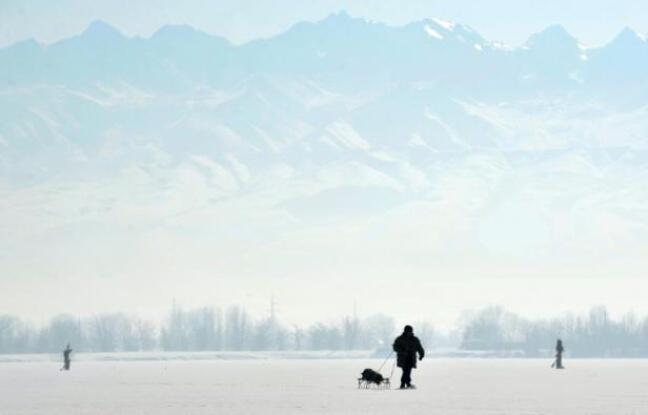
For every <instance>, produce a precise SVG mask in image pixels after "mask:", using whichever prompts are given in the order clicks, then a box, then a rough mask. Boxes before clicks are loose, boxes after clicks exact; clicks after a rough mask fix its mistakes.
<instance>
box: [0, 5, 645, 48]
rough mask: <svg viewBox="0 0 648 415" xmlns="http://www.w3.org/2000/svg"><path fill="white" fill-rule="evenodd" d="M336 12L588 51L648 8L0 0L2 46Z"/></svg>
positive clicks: (242, 37)
mask: <svg viewBox="0 0 648 415" xmlns="http://www.w3.org/2000/svg"><path fill="white" fill-rule="evenodd" d="M340 10H346V11H347V12H348V13H350V14H351V15H353V16H362V17H365V18H367V19H370V20H376V21H383V22H386V23H389V24H403V23H407V22H410V21H414V20H420V19H423V18H428V17H439V18H445V19H450V20H453V21H457V22H460V23H464V24H467V25H470V26H472V27H473V28H475V29H476V30H478V31H479V32H480V33H481V34H482V35H483V36H484V37H486V38H487V39H489V40H494V41H503V42H506V43H508V44H510V45H513V46H515V45H519V44H521V43H523V42H524V41H525V40H526V39H527V38H528V36H529V35H530V34H532V33H535V32H538V31H540V30H542V29H544V28H545V27H547V26H549V25H551V24H555V23H560V24H562V25H564V26H565V27H566V28H567V29H568V30H569V31H570V32H571V33H572V34H573V35H574V36H575V37H577V38H578V39H579V40H581V41H582V42H584V43H585V44H587V45H589V46H597V45H600V44H604V43H606V42H608V41H609V40H610V39H611V38H612V37H614V35H615V34H616V33H618V32H619V31H620V30H621V29H622V28H623V27H626V26H629V27H632V28H633V29H635V30H636V31H638V32H642V33H645V32H648V6H647V5H646V3H645V2H641V1H636V0H544V1H537V0H491V1H480V0H427V1H426V0H409V1H402V0H381V1H377V0H346V1H345V0H309V1H294V0H293V1H276V0H232V1H229V0H221V1H208V0H186V1H177V0H158V1H135V2H134V1H129V0H110V1H105V0H96V1H85V0H58V1H38V0H20V1H16V0H1V1H0V46H5V45H8V44H11V43H14V42H16V41H20V40H24V39H27V38H32V37H33V38H36V39H38V40H40V41H42V42H46V43H48V42H52V41H56V40H59V39H61V38H65V37H69V36H71V35H74V34H76V33H79V32H81V31H82V30H83V29H84V28H85V27H86V26H87V25H88V24H89V23H90V22H91V21H93V20H95V19H102V20H105V21H107V22H109V23H110V24H112V25H114V26H116V27H117V28H119V29H120V30H121V31H123V32H124V33H127V34H130V35H142V36H148V35H150V34H151V33H153V32H154V31H155V30H156V29H158V28H159V27H160V26H163V25H165V24H169V23H177V24H180V23H182V24H189V25H191V26H194V27H196V28H198V29H201V30H204V31H206V32H208V33H212V34H217V35H221V36H224V37H226V38H228V39H230V40H231V41H233V42H235V43H241V42H245V41H248V40H251V39H255V38H259V37H267V36H271V35H273V34H276V33H278V32H281V31H283V30H285V29H287V28H288V27H290V26H291V25H292V24H294V23H295V22H298V21H303V20H310V21H315V20H319V19H322V18H324V17H325V16H327V15H328V14H330V13H333V12H336V11H340Z"/></svg>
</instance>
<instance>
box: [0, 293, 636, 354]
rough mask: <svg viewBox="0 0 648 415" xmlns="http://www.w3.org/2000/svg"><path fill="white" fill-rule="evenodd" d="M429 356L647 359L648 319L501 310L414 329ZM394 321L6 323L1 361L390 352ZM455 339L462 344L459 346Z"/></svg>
mask: <svg viewBox="0 0 648 415" xmlns="http://www.w3.org/2000/svg"><path fill="white" fill-rule="evenodd" d="M414 326H415V328H416V333H417V335H418V336H419V337H420V338H421V340H422V341H423V343H424V344H426V346H427V347H428V348H430V349H434V348H435V347H448V346H450V347H453V346H454V347H455V348H457V349H459V350H463V351H465V352H469V353H470V352H477V351H489V352H495V353H500V354H504V355H516V356H525V357H534V356H549V355H551V353H552V348H553V345H554V343H555V340H556V339H557V338H562V339H563V341H564V342H565V346H566V348H567V351H568V353H569V355H571V356H575V357H577V356H580V357H648V317H643V318H638V317H637V316H635V315H634V314H631V313H630V314H626V315H624V316H623V317H622V318H620V319H617V320H614V319H612V318H611V317H610V315H609V313H608V311H607V309H606V308H605V307H595V308H592V309H591V310H590V311H589V313H587V314H584V315H578V316H574V315H565V316H563V317H560V318H553V319H535V320H531V319H525V318H522V317H520V316H519V315H516V314H514V313H511V312H508V311H506V310H504V309H503V308H501V307H488V308H484V309H482V310H479V311H477V312H473V313H467V314H465V316H464V318H463V319H462V323H461V324H460V327H458V328H457V329H456V330H455V333H458V335H457V336H453V337H452V338H449V337H448V336H445V335H443V334H440V333H438V332H436V331H435V330H434V329H433V327H432V325H431V324H429V323H425V322H419V323H416V322H415V324H414ZM399 329H400V328H399V327H396V325H395V321H394V319H393V318H391V317H389V316H386V315H383V314H376V315H372V316H369V317H366V318H359V317H357V316H346V317H342V318H338V319H335V320H333V321H331V322H328V323H323V322H317V323H314V324H311V325H309V326H305V327H299V326H287V325H285V324H284V323H282V322H281V321H280V320H279V319H278V318H277V316H276V315H275V314H274V312H272V313H270V315H269V316H266V317H264V318H257V319H255V318H253V317H252V316H251V314H250V313H248V311H247V310H246V309H245V308H243V307H240V306H231V307H227V308H219V307H199V308H193V309H182V308H180V307H177V306H175V305H174V306H173V307H171V309H170V310H169V313H168V315H167V316H166V318H165V319H164V320H163V321H162V323H161V324H156V323H154V322H153V321H150V320H145V319H142V318H139V317H137V316H132V315H128V314H125V313H105V314H98V315H95V316H92V317H85V318H77V317H74V316H71V315H59V316H56V317H53V318H52V319H50V320H49V321H48V322H47V323H46V324H44V325H43V326H42V327H35V326H34V325H31V324H30V323H28V322H26V321H24V320H21V319H20V318H18V317H15V316H11V315H0V353H58V352H60V351H61V350H62V348H63V347H64V346H65V344H67V343H68V342H69V343H71V344H73V345H74V349H75V351H79V352H120V351H152V350H164V351H255V350H258V351H272V350H276V351H282V350H286V351H287V350H291V351H292V350H297V351H299V350H369V349H385V350H387V349H389V348H390V345H391V342H392V340H393V338H394V336H395V335H396V334H397V333H398V332H399ZM455 338H456V340H455Z"/></svg>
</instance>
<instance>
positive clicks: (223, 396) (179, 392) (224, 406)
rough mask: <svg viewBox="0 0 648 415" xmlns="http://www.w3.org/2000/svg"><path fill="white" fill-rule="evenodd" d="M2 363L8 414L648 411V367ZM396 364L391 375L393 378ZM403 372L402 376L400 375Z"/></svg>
mask: <svg viewBox="0 0 648 415" xmlns="http://www.w3.org/2000/svg"><path fill="white" fill-rule="evenodd" d="M77 363H78V364H73V367H72V371H70V372H67V373H66V372H60V371H59V370H58V369H59V364H58V363H56V362H31V363H25V362H15V363H0V413H1V414H12V415H20V414H48V415H58V414H65V415H70V414H111V415H114V414H119V415H127V414H155V415H162V414H183V415H184V414H245V415H253V414H264V415H269V414H282V415H283V414H375V415H380V414H398V413H401V414H462V415H463V414H471V415H476V414H516V415H520V414H565V415H578V414H588V415H590V414H623V415H628V414H642V413H644V414H645V413H646V412H645V411H646V408H648V393H647V392H646V391H648V361H646V360H569V361H567V362H566V363H567V365H568V368H567V370H564V371H556V370H551V369H549V363H550V362H548V361H546V360H512V359H492V360H490V359H481V360H480V359H430V360H425V361H423V362H422V365H421V367H420V368H419V370H417V371H415V373H414V381H415V383H416V384H417V385H418V387H419V388H418V390H412V391H399V390H388V391H382V390H358V389H357V388H356V377H357V374H358V373H359V372H360V371H361V370H362V369H363V368H364V367H374V368H375V367H377V366H378V365H379V364H380V361H378V360H245V361H232V360H227V361H222V360H214V361H148V362H137V361H136V362H133V361H130V362H128V361H122V362H109V361H103V362H97V361H82V362H77ZM388 371H389V368H388V369H387V372H388ZM397 376H398V372H396V373H395V377H397Z"/></svg>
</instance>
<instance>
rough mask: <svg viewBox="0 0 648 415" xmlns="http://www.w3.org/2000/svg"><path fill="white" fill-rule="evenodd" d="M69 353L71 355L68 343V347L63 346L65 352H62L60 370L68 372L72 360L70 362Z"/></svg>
mask: <svg viewBox="0 0 648 415" xmlns="http://www.w3.org/2000/svg"><path fill="white" fill-rule="evenodd" d="M70 353H72V349H70V343H68V345H67V346H65V350H63V367H62V368H61V370H70V363H72V360H70Z"/></svg>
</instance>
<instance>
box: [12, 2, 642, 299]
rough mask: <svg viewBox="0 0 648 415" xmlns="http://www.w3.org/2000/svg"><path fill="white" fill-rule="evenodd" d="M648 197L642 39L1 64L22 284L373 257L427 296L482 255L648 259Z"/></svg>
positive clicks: (110, 35) (92, 52) (540, 39)
mask: <svg viewBox="0 0 648 415" xmlns="http://www.w3.org/2000/svg"><path fill="white" fill-rule="evenodd" d="M647 180H648V42H647V41H646V38H645V37H644V36H642V35H640V34H637V33H635V32H633V31H632V30H631V29H624V30H623V31H622V32H620V33H619V35H618V36H617V37H616V38H614V39H613V40H612V41H611V42H610V43H609V44H607V45H605V46H603V47H600V48H587V47H585V46H583V45H581V44H580V43H579V42H578V40H577V39H575V38H574V37H573V36H571V35H570V34H569V33H568V32H567V31H566V30H565V29H564V28H562V27H561V26H552V27H549V28H547V29H546V30H545V31H543V32H541V33H538V34H535V35H533V36H531V37H530V38H529V40H528V42H527V43H526V44H525V45H523V46H521V47H518V48H511V47H507V46H505V45H502V44H499V43H497V42H492V41H489V40H486V39H484V38H483V37H482V36H480V35H479V34H478V33H477V32H476V31H475V30H473V29H471V28H470V27H467V26H464V25H461V24H457V23H451V22H447V21H443V20H439V19H429V20H423V21H419V22H414V23H410V24H407V25H405V26H400V27H392V26H387V25H384V24H381V23H375V22H368V21H365V20H363V19H359V18H353V17H350V16H349V15H347V14H344V13H339V14H335V15H331V16H329V17H328V18H326V19H325V20H322V21H319V22H316V23H299V24H297V25H295V26H293V27H292V28H291V29H289V30H288V31H286V32H285V33H282V34H280V35H277V36H274V37H272V38H268V39H261V40H257V41H253V42H250V43H246V44H242V45H232V44H230V43H229V42H228V41H227V40H225V39H223V38H219V37H216V36H211V35H208V34H206V33H202V32H200V31H198V30H195V29H193V28H191V27H187V26H165V27H163V28H161V29H160V30H159V31H158V32H156V33H155V34H154V35H152V36H151V37H149V38H139V37H127V36H124V35H123V34H121V33H120V32H119V31H118V30H116V29H115V28H113V27H111V26H110V25H109V24H107V23H104V22H101V21H97V22H94V23H92V24H91V25H90V26H89V27H88V28H87V30H86V31H84V32H83V33H81V34H80V35H78V36H75V37H72V38H69V39H66V40H63V41H60V42H57V43H54V44H50V45H43V44H39V43H36V42H35V41H33V40H28V41H25V42H21V43H17V44H15V45H13V46H10V47H7V48H5V49H1V50H0V212H2V217H1V218H0V234H2V235H4V236H2V237H0V248H2V249H0V252H2V253H0V259H1V260H2V261H4V263H5V264H6V265H5V266H6V267H7V269H5V272H6V273H9V272H10V273H12V274H14V275H17V276H27V275H32V274H34V273H46V274H47V273H52V275H59V276H60V275H63V274H64V275H66V276H68V277H66V278H82V277H81V276H86V275H88V274H95V273H97V269H101V270H102V271H101V273H105V274H106V275H108V276H112V277H113V278H117V277H115V275H124V276H126V275H134V274H137V273H138V272H141V273H144V274H150V273H153V272H154V271H152V270H155V272H158V273H159V272H168V273H169V275H171V274H172V273H173V272H174V270H175V271H178V272H179V270H180V269H184V267H185V266H186V264H188V263H191V264H194V265H192V266H194V267H195V268H196V269H197V271H196V272H195V274H196V275H204V273H205V272H206V271H205V270H208V269H214V268H218V269H219V270H221V271H222V273H223V274H227V275H241V274H245V275H248V274H249V275H255V276H258V275H262V274H267V273H270V274H272V273H273V272H274V273H276V274H282V275H284V274H295V273H303V272H308V270H312V269H313V268H317V269H318V270H324V271H326V270H328V271H326V272H330V273H333V274H335V273H337V272H338V271H339V270H340V269H342V268H344V269H354V270H355V271H357V270H358V269H364V268H363V267H364V266H365V265H366V264H368V263H370V264H372V263H375V259H376V258H381V260H380V261H378V263H379V264H380V265H376V266H377V267H379V268H380V272H383V273H385V274H389V272H391V271H390V270H401V269H403V266H405V267H406V268H407V269H409V270H410V271H411V272H412V273H414V274H417V275H418V274H422V273H425V272H426V271H425V270H428V269H430V267H434V266H437V265H439V264H445V265H447V264H448V263H450V264H455V263H456V264H459V263H462V262H463V261H464V260H465V258H466V257H468V258H473V259H474V260H475V261H476V262H477V263H479V261H482V260H483V261H491V260H492V259H493V258H499V259H501V257H505V258H510V257H513V258H518V257H523V258H525V259H528V258H536V259H537V257H538V256H539V255H540V254H542V256H543V258H545V259H546V257H547V256H549V257H555V258H559V259H560V261H572V260H574V261H576V262H578V261H580V260H581V259H583V258H586V257H588V258H591V257H592V255H594V256H596V255H599V254H603V255H604V256H606V257H608V256H609V257H611V258H612V259H611V260H615V261H616V260H618V257H617V254H619V251H617V250H610V245H611V244H612V245H615V246H617V247H620V248H621V250H622V251H623V255H625V256H629V257H631V258H634V259H636V260H637V261H640V260H641V258H645V255H643V254H645V252H644V250H642V248H639V247H640V246H646V245H645V242H647V241H646V239H647V238H646V236H645V235H648V233H645V230H646V227H647V225H648V211H647V210H646V209H645V206H646V203H647V202H648V186H646V183H648V181H647ZM98 235H100V236H98ZM412 235H417V236H416V237H415V238H413V237H412ZM160 241H163V242H160ZM333 241H338V242H339V241H344V242H343V243H342V244H341V245H340V244H338V243H334V242H333ZM160 243H162V244H168V245H167V246H166V248H168V249H169V250H171V251H174V252H176V255H178V257H177V258H176V260H174V261H173V262H172V263H171V264H169V263H165V264H164V265H162V264H159V263H157V257H156V254H155V253H154V252H158V251H157V248H156V249H153V248H152V246H153V245H155V246H157V245H156V244H160ZM44 245H47V246H48V249H47V250H45V252H42V255H43V258H42V259H41V261H40V262H39V263H37V264H34V263H30V265H29V266H25V262H24V258H25V257H27V256H28V255H30V254H29V253H30V252H33V249H34V246H44ZM205 245H208V246H210V249H209V250H207V249H205V248H204V246H205ZM107 246H109V247H110V248H109V249H103V248H106V247H107ZM100 248H101V249H100ZM158 248H159V247H158ZM98 251H102V252H103V251H105V252H107V253H105V252H104V253H101V254H98V253H97V252H98ZM213 252H218V254H216V256H215V257H214V254H213ZM88 256H89V257H91V258H92V260H88V261H87V262H86V263H85V265H78V264H77V265H75V266H74V267H73V269H70V268H69V266H68V264H70V263H71V262H72V261H73V258H79V257H80V258H84V257H88ZM135 257H137V258H138V260H141V259H142V258H149V264H150V267H151V268H150V269H149V268H147V269H146V270H139V271H138V267H139V265H137V264H136V261H135V259H134V258H135ZM116 258H120V260H118V261H116ZM124 258H125V259H124ZM129 258H130V259H129ZM566 258H569V259H566ZM574 258H575V259H574ZM557 260H558V259H557ZM583 261H585V260H584V259H583ZM116 262H119V264H118V265H116ZM216 263H217V264H218V266H216V265H215V264H216ZM628 263H633V262H632V261H630V262H628ZM151 264H152V265H151ZM196 264H198V265H196ZM250 264H254V265H250ZM413 264H414V265H413ZM413 266H415V267H416V269H411V267H413ZM158 267H159V268H158ZM174 267H177V269H176V268H174ZM632 270H634V268H631V269H630V268H629V269H628V272H630V273H631V272H632ZM355 271H354V272H355ZM373 271H376V270H373ZM373 271H371V272H373ZM123 278H126V277H123ZM169 278H171V277H170V276H169ZM166 300H167V297H165V301H166Z"/></svg>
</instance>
